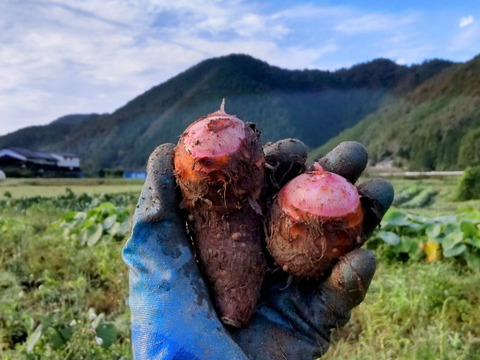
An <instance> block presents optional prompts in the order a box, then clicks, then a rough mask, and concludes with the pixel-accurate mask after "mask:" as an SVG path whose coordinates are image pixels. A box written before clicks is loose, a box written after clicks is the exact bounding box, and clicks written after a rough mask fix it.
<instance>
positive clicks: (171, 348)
mask: <svg viewBox="0 0 480 360" xmlns="http://www.w3.org/2000/svg"><path fill="white" fill-rule="evenodd" d="M173 148H174V145H172V144H165V145H161V146H159V147H158V148H157V149H156V150H155V151H154V152H153V153H152V154H151V156H150V158H149V161H148V165H147V174H148V176H147V179H146V181H145V184H144V187H143V190H142V193H141V196H140V199H139V202H138V205H137V209H136V211H135V215H134V226H133V231H132V235H131V237H130V239H129V240H128V241H127V243H126V245H125V247H124V250H123V258H124V261H125V262H126V264H127V265H128V266H129V268H130V298H129V305H130V310H131V316H132V325H131V326H132V345H133V353H134V357H135V359H136V360H140V359H262V360H267V359H296V360H298V359H309V360H310V359H314V358H315V357H318V356H321V355H322V354H323V353H324V352H325V351H326V349H327V348H328V344H329V341H330V331H331V329H332V328H336V327H338V326H342V325H343V324H345V323H346V322H347V321H348V319H349V316H350V310H351V309H352V308H353V307H355V306H356V305H358V304H359V303H360V302H361V301H362V300H363V298H364V296H365V293H366V290H367V288H368V286H369V284H370V281H371V279H372V276H373V274H374V271H375V260H374V258H373V256H372V254H371V253H370V252H368V251H366V250H361V249H357V250H354V251H353V252H351V253H349V254H347V255H345V256H344V257H343V258H342V259H340V261H339V262H338V263H337V264H336V265H335V267H334V268H333V270H332V273H331V275H330V276H329V277H328V278H327V279H326V280H324V281H322V282H320V283H319V282H311V281H304V280H293V281H289V276H288V275H287V274H285V273H283V272H282V271H276V272H274V273H272V274H267V276H266V278H265V281H264V285H263V289H262V297H261V300H260V302H259V305H258V307H257V310H256V312H255V314H254V315H253V317H252V319H251V321H250V322H249V323H248V324H247V325H246V326H245V327H244V328H242V329H233V328H227V327H225V326H224V325H223V324H222V323H221V322H220V320H219V318H218V317H217V314H216V312H215V309H214V308H213V305H212V301H211V300H210V295H209V292H208V289H207V286H206V284H205V282H204V279H203V278H202V276H201V274H200V271H199V268H198V265H197V263H196V261H195V256H194V252H193V247H192V246H191V242H190V238H189V236H188V235H187V232H186V226H185V220H184V217H183V214H182V213H181V212H180V210H179V207H178V204H179V203H180V200H181V199H180V195H179V194H178V189H176V184H175V178H174V176H173V159H172V156H173ZM275 148H277V150H275ZM286 148H288V146H287V147H284V146H272V147H271V148H270V150H269V151H270V153H269V154H267V162H268V163H269V166H270V170H271V173H270V175H271V176H269V178H270V180H274V181H273V182H274V183H276V184H275V185H278V183H283V182H285V181H286V180H288V177H289V176H292V175H296V174H294V173H295V172H297V170H296V169H297V168H298V169H300V168H301V166H302V165H298V164H297V161H299V156H292V157H285V156H279V157H278V158H279V159H283V158H286V159H289V160H286V161H290V162H291V163H290V164H285V163H275V159H276V156H275V151H285V149H286ZM294 151H297V150H294ZM341 156H345V157H346V158H347V159H348V158H349V154H348V151H346V152H345V151H342V152H341ZM350 156H355V155H354V154H350ZM302 157H303V155H302V156H300V158H302ZM279 169H280V171H279ZM282 169H286V170H285V171H284V170H282ZM292 169H293V172H292ZM331 170H332V169H330V171H331ZM362 170H363V169H362ZM360 171H361V170H360ZM285 173H288V174H289V176H287V177H285V176H284V174H285ZM276 174H277V175H278V174H280V175H282V176H281V179H279V178H278V176H276ZM356 176H357V177H358V176H359V174H356ZM277 182H278V183H277ZM272 188H275V186H272ZM360 192H361V194H362V204H363V205H364V209H365V211H366V217H365V218H366V222H365V224H364V227H365V228H366V231H367V232H371V231H373V228H374V227H376V226H377V225H378V223H379V222H380V219H381V217H382V216H383V214H384V213H385V211H386V210H387V209H388V207H389V206H390V204H391V202H392V200H393V189H392V188H391V185H390V184H388V183H387V182H384V181H372V182H371V183H370V184H366V185H364V186H363V190H360Z"/></svg>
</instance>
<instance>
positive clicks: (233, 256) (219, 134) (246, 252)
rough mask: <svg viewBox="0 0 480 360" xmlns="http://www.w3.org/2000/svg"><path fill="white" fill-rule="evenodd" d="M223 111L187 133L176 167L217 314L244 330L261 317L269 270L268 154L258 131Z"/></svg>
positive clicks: (197, 123) (180, 146)
mask: <svg viewBox="0 0 480 360" xmlns="http://www.w3.org/2000/svg"><path fill="white" fill-rule="evenodd" d="M223 107H224V103H222V106H221V108H220V110H219V111H217V112H215V113H213V114H210V115H208V116H206V117H203V118H200V119H199V120H197V121H196V122H194V123H193V124H191V125H190V126H189V127H188V128H187V129H186V130H185V132H184V133H183V135H182V136H181V137H180V140H179V142H178V145H177V147H176V149H175V155H174V164H175V174H176V178H177V183H178V185H179V187H180V189H181V191H182V194H183V201H182V204H181V206H182V207H184V208H185V209H186V210H187V212H188V213H189V216H188V218H189V225H190V228H191V229H192V230H193V232H194V243H195V248H196V251H197V256H198V257H199V259H200V262H201V264H202V265H203V267H204V271H205V274H206V276H207V279H208V281H209V282H210V286H211V289H212V291H213V296H214V301H215V304H216V308H217V311H218V313H219V315H220V318H221V320H222V321H223V322H224V323H225V324H228V325H231V326H235V327H241V326H243V325H245V324H246V323H247V322H248V320H249V318H250V316H251V315H252V313H253V310H254V307H255V304H256V302H257V300H258V298H259V295H260V288H261V285H262V280H263V277H264V274H265V269H266V263H265V259H264V255H263V251H262V247H261V239H262V231H263V225H262V213H261V206H260V204H259V198H260V193H261V191H262V189H263V187H264V181H265V180H264V167H265V156H264V154H263V151H262V147H261V145H260V141H259V134H258V132H257V131H256V130H255V127H254V126H250V125H248V124H245V123H244V122H243V121H241V120H240V119H238V118H237V117H235V116H232V115H228V114H226V113H225V111H224V108H223Z"/></svg>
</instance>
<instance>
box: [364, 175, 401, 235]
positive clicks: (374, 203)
mask: <svg viewBox="0 0 480 360" xmlns="http://www.w3.org/2000/svg"><path fill="white" fill-rule="evenodd" d="M357 189H358V193H359V194H360V197H361V201H362V206H363V210H364V212H365V216H364V222H363V232H364V239H367V238H368V237H369V236H370V235H371V234H372V233H373V231H374V230H375V229H376V228H377V226H378V225H379V224H380V222H381V221H382V218H383V215H385V213H386V212H387V210H388V209H389V208H390V206H391V205H392V202H393V198H394V196H395V191H394V189H393V186H392V184H390V183H389V182H388V181H387V180H384V179H372V180H369V181H367V182H365V183H363V184H360V185H359V186H358V187H357Z"/></svg>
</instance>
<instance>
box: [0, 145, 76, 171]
mask: <svg viewBox="0 0 480 360" xmlns="http://www.w3.org/2000/svg"><path fill="white" fill-rule="evenodd" d="M0 169H1V170H2V171H3V172H4V173H5V174H6V175H7V176H13V177H15V176H19V177H30V176H35V177H38V176H44V177H81V176H82V173H81V170H80V158H79V157H78V156H77V155H75V154H69V153H61V152H54V153H50V152H45V151H36V150H30V149H26V148H22V147H17V146H9V147H7V148H4V149H0Z"/></svg>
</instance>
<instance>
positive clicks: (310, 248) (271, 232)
mask: <svg viewBox="0 0 480 360" xmlns="http://www.w3.org/2000/svg"><path fill="white" fill-rule="evenodd" d="M362 222H363V210H362V205H361V203H360V197H359V194H358V191H357V189H356V188H355V186H354V185H352V184H351V183H350V182H349V181H347V180H346V179H345V178H343V177H341V176H339V175H337V174H334V173H331V172H328V171H325V170H323V168H322V167H321V166H320V165H319V164H318V163H316V164H315V165H314V170H313V171H308V172H305V173H303V174H301V175H299V176H297V177H296V178H294V179H293V180H291V181H290V182H288V183H287V185H285V186H284V187H283V188H282V190H280V192H279V193H278V196H277V198H276V200H275V202H274V203H273V205H272V208H271V209H270V214H269V219H268V234H267V246H268V250H269V251H270V254H271V255H272V256H273V258H274V259H275V262H276V263H277V264H278V265H279V266H281V267H282V268H283V270H284V271H286V272H288V273H290V274H292V275H295V276H298V277H309V278H320V277H322V276H323V275H324V273H326V272H327V271H328V270H330V268H331V267H332V265H333V263H334V262H335V261H336V259H338V258H339V257H340V256H342V255H344V254H346V253H348V252H349V251H351V250H353V249H354V248H355V247H357V245H358V244H361V234H362Z"/></svg>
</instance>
